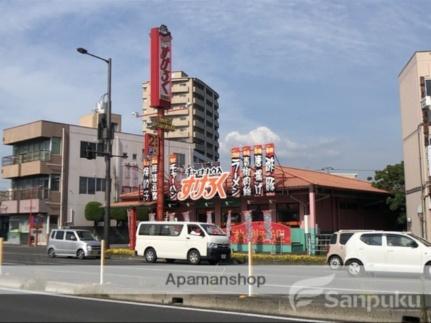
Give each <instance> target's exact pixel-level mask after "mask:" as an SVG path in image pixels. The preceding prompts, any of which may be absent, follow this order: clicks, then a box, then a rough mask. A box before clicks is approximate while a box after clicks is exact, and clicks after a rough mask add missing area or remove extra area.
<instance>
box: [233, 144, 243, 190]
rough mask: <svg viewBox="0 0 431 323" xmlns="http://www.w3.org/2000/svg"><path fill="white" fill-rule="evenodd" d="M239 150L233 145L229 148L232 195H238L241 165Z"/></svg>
mask: <svg viewBox="0 0 431 323" xmlns="http://www.w3.org/2000/svg"><path fill="white" fill-rule="evenodd" d="M240 155H241V151H240V148H238V147H235V148H232V149H231V177H232V196H233V197H240V195H241V185H240V180H241V176H240V166H241V156H240Z"/></svg>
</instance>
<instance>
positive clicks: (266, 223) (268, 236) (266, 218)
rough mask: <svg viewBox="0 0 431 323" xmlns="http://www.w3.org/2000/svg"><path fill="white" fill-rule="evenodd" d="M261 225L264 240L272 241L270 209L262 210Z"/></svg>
mask: <svg viewBox="0 0 431 323" xmlns="http://www.w3.org/2000/svg"><path fill="white" fill-rule="evenodd" d="M263 227H264V229H265V240H266V241H272V216H271V210H264V211H263Z"/></svg>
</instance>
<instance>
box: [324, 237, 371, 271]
mask: <svg viewBox="0 0 431 323" xmlns="http://www.w3.org/2000/svg"><path fill="white" fill-rule="evenodd" d="M363 231H366V230H339V231H337V232H334V233H333V234H332V236H331V240H330V242H329V249H328V253H327V254H326V263H327V264H328V265H329V267H330V268H331V269H333V270H339V269H340V268H341V267H343V265H344V259H345V257H346V252H345V249H344V246H345V244H346V243H347V241H349V239H350V238H351V237H352V235H353V234H354V233H355V232H363Z"/></svg>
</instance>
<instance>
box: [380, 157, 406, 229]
mask: <svg viewBox="0 0 431 323" xmlns="http://www.w3.org/2000/svg"><path fill="white" fill-rule="evenodd" d="M372 184H373V186H374V187H377V188H380V189H383V190H386V191H388V192H390V193H391V195H390V196H389V197H388V198H387V200H386V204H387V205H388V207H389V209H390V210H391V212H393V213H396V215H397V222H398V224H399V225H400V226H403V227H404V226H405V224H406V193H405V184H404V162H400V163H398V164H394V165H387V166H386V167H385V168H384V169H383V170H379V171H376V172H375V175H374V180H373V182H372Z"/></svg>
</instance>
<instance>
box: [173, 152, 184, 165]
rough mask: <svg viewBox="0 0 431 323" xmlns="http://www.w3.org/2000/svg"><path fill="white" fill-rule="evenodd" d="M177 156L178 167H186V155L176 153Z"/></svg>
mask: <svg viewBox="0 0 431 323" xmlns="http://www.w3.org/2000/svg"><path fill="white" fill-rule="evenodd" d="M175 156H176V157H177V166H178V167H184V166H185V165H186V155H185V154H179V153H175Z"/></svg>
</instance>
